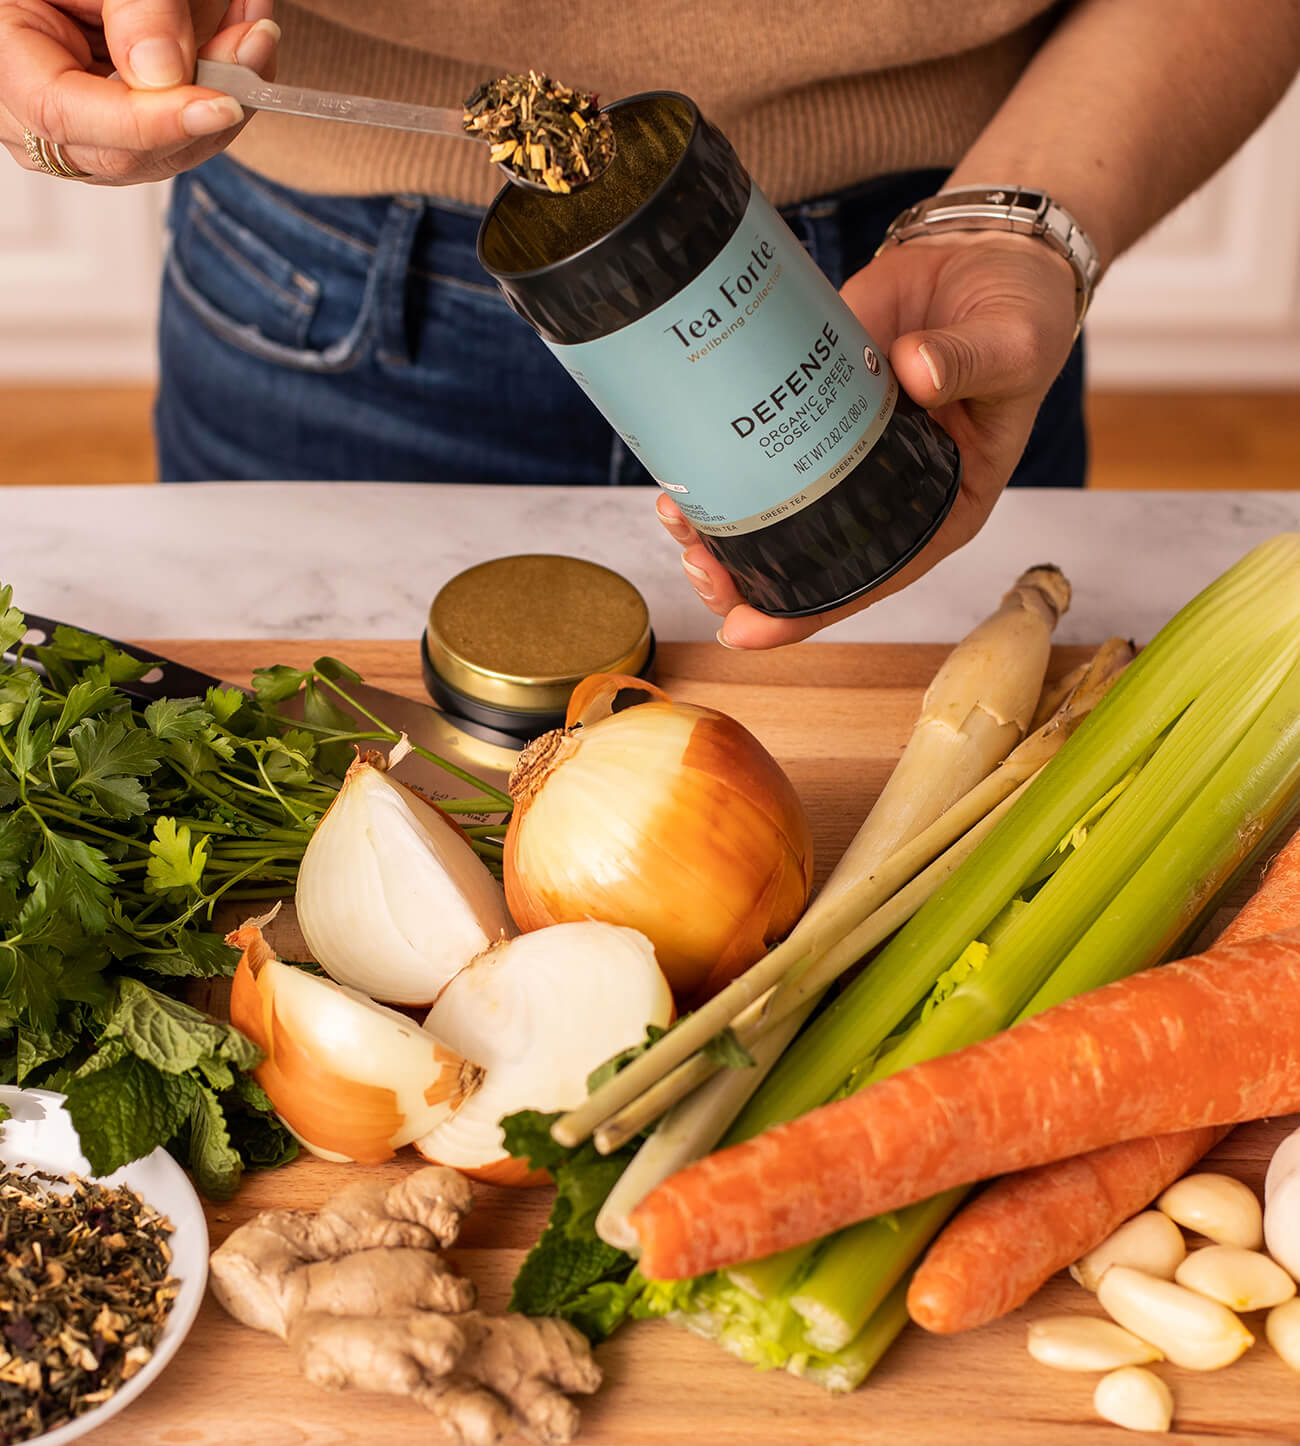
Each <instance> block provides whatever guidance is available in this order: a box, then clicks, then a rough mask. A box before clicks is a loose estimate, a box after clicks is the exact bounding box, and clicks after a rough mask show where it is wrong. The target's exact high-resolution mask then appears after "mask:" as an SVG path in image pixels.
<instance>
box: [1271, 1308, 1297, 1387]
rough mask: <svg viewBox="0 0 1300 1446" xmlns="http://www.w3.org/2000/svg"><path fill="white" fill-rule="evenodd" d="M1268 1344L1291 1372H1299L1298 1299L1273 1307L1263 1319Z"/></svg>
mask: <svg viewBox="0 0 1300 1446" xmlns="http://www.w3.org/2000/svg"><path fill="white" fill-rule="evenodd" d="M1264 1334H1265V1336H1267V1338H1268V1343H1269V1345H1271V1346H1272V1347H1273V1349H1274V1350H1275V1351H1276V1352H1277V1353H1278V1355H1279V1356H1281V1357H1282V1359H1283V1360H1284V1361H1285V1362H1286V1363H1287V1365H1288V1366H1290V1367H1291V1369H1292V1370H1293V1371H1300V1298H1297V1297H1292V1298H1291V1299H1290V1300H1288V1301H1283V1303H1282V1304H1281V1305H1275V1306H1274V1307H1273V1309H1272V1310H1271V1311H1269V1313H1268V1315H1267V1316H1266V1317H1265V1319H1264Z"/></svg>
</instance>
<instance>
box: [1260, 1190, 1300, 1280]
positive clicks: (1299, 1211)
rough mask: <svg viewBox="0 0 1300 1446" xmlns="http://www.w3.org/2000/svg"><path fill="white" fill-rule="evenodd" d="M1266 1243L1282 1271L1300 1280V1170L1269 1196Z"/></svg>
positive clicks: (1266, 1215) (1266, 1213)
mask: <svg viewBox="0 0 1300 1446" xmlns="http://www.w3.org/2000/svg"><path fill="white" fill-rule="evenodd" d="M1264 1243H1265V1244H1266V1245H1267V1247H1268V1253H1269V1254H1270V1255H1271V1256H1272V1257H1273V1259H1274V1260H1275V1261H1277V1263H1278V1264H1279V1265H1280V1266H1281V1267H1282V1269H1283V1270H1285V1271H1287V1272H1288V1273H1289V1274H1290V1275H1291V1276H1293V1277H1294V1278H1295V1279H1297V1280H1300V1170H1298V1171H1296V1172H1295V1173H1293V1174H1290V1175H1284V1176H1283V1177H1282V1178H1281V1179H1280V1180H1279V1181H1278V1182H1277V1183H1276V1184H1275V1185H1274V1186H1273V1193H1272V1194H1271V1195H1269V1196H1268V1197H1267V1203H1266V1204H1265V1206H1264Z"/></svg>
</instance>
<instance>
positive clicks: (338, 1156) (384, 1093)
mask: <svg viewBox="0 0 1300 1446" xmlns="http://www.w3.org/2000/svg"><path fill="white" fill-rule="evenodd" d="M227 943H230V944H233V945H234V946H235V947H236V948H239V949H242V950H243V954H242V955H241V957H240V960H239V964H238V966H237V967H236V970H235V978H234V981H233V984H232V987H231V993H230V1020H231V1023H232V1024H233V1025H234V1026H235V1028H236V1029H238V1030H240V1031H241V1032H242V1033H243V1034H246V1035H247V1036H248V1038H249V1039H251V1040H252V1041H253V1043H254V1044H256V1045H257V1047H258V1048H259V1049H260V1050H261V1051H262V1053H263V1055H264V1056H265V1058H264V1059H263V1060H262V1062H261V1063H260V1064H259V1065H258V1066H257V1067H256V1068H255V1069H254V1070H253V1077H254V1078H255V1079H256V1080H257V1082H258V1084H260V1085H261V1087H262V1088H263V1089H264V1090H265V1091H266V1093H267V1095H268V1096H269V1097H270V1100H271V1103H272V1104H273V1105H274V1106H275V1111H276V1114H277V1115H279V1117H280V1118H281V1119H282V1120H283V1121H284V1123H285V1124H286V1125H287V1126H288V1128H289V1129H290V1130H291V1131H292V1132H293V1134H294V1135H295V1136H296V1137H297V1139H298V1140H300V1141H301V1142H302V1144H304V1145H305V1146H306V1147H307V1148H308V1149H309V1150H310V1151H311V1152H312V1153H313V1154H316V1155H320V1156H321V1157H322V1158H324V1159H327V1160H356V1161H358V1162H359V1163H361V1164H365V1165H371V1164H378V1163H379V1162H380V1161H383V1160H388V1159H391V1158H392V1156H393V1153H394V1152H395V1151H396V1150H397V1149H399V1148H400V1147H401V1146H402V1145H407V1144H410V1142H411V1141H412V1140H414V1139H415V1138H416V1136H417V1135H422V1134H425V1133H426V1132H427V1131H429V1130H431V1129H432V1128H433V1127H434V1126H435V1125H437V1124H438V1123H439V1122H440V1121H442V1120H444V1119H446V1118H448V1117H449V1116H450V1115H452V1114H453V1113H454V1111H455V1110H456V1109H458V1108H459V1107H460V1106H461V1104H462V1103H463V1101H464V1100H465V1098H466V1097H467V1096H468V1095H471V1094H472V1093H473V1091H474V1090H475V1089H476V1088H477V1086H478V1082H479V1074H480V1072H479V1071H478V1069H477V1068H476V1067H475V1066H474V1065H473V1064H471V1063H469V1062H468V1061H466V1060H465V1059H464V1058H463V1057H462V1056H461V1055H460V1054H459V1053H457V1052H456V1051H454V1050H452V1049H450V1048H448V1047H447V1046H446V1045H445V1044H444V1043H443V1042H442V1041H440V1040H438V1039H435V1038H434V1037H433V1036H432V1035H431V1034H428V1033H427V1032H426V1031H424V1030H422V1029H420V1028H419V1026H418V1025H416V1024H415V1022H414V1021H413V1020H410V1019H408V1018H407V1017H406V1015H404V1014H399V1013H398V1012H397V1011H396V1010H395V1009H385V1008H384V1006H383V1005H382V1004H376V1003H375V1002H374V1000H372V999H367V998H366V996H365V995H364V994H361V993H359V992H358V991H357V990H355V989H347V988H345V987H344V986H343V985H340V984H334V983H332V982H331V981H330V980H328V979H321V978H320V977H319V976H317V975H314V974H308V973H307V972H306V971H305V970H302V969H296V968H294V966H293V965H291V964H283V963H281V962H280V960H278V959H277V958H276V957H275V955H274V954H273V952H272V951H271V947H270V945H268V944H267V942H266V940H265V939H263V937H262V934H261V931H260V930H259V929H257V928H254V927H252V926H248V925H246V926H245V927H244V928H242V929H237V930H236V931H235V932H234V933H233V934H231V935H230V936H229V937H228V939H227Z"/></svg>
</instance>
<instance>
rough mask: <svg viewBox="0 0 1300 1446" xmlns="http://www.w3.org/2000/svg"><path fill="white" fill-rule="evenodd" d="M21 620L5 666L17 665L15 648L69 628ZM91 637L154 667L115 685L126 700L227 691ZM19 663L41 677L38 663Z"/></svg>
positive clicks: (205, 676)
mask: <svg viewBox="0 0 1300 1446" xmlns="http://www.w3.org/2000/svg"><path fill="white" fill-rule="evenodd" d="M23 616H24V617H25V618H26V619H27V631H26V632H25V633H24V634H23V636H22V638H21V639H19V642H18V643H17V644H16V645H15V647H14V648H12V649H10V650H9V651H8V652H6V653H5V655H4V661H5V662H6V663H15V662H18V661H19V659H18V656H17V649H18V647H21V646H24V645H26V646H28V647H33V646H36V647H39V646H40V645H41V644H42V643H45V642H48V641H50V640H51V639H52V638H53V637H54V630H55V628H60V627H65V626H67V627H70V626H72V624H65V623H60V622H59V621H58V620H57V619H55V618H43V617H40V616H39V615H38V614H36V613H29V612H27V611H26V609H24V611H23ZM79 631H85V630H84V629H81V630H79ZM94 636H95V637H97V638H103V640H104V642H106V643H108V645H109V646H110V647H113V648H117V649H118V650H119V651H120V652H123V653H125V654H126V655H127V656H128V657H131V658H135V659H136V661H137V662H141V663H153V664H155V665H156V666H154V667H153V668H151V669H150V670H149V671H148V672H147V673H146V674H145V675H144V676H143V677H142V678H135V679H131V680H129V681H127V682H124V683H118V684H117V685H116V687H117V689H118V691H119V692H122V693H125V694H126V695H127V697H128V698H134V699H135V700H136V701H137V702H140V703H153V702H156V701H157V700H158V699H159V698H202V697H203V696H204V694H205V693H206V692H207V691H208V689H209V688H225V687H229V684H227V683H225V682H223V681H222V679H220V678H214V677H213V676H212V674H211V673H202V672H200V671H199V670H198V669H197V668H190V667H187V666H186V665H185V664H184V663H178V662H176V661H175V659H173V658H160V657H159V656H158V655H157V654H156V653H151V652H148V651H147V650H146V649H144V648H137V647H136V646H135V645H134V644H133V643H120V642H118V641H117V639H116V638H105V637H104V635H103V634H102V633H95V634H94ZM21 661H22V663H23V664H24V665H25V666H27V667H29V668H32V669H34V670H35V671H36V672H38V673H41V674H44V672H45V669H44V668H43V667H42V666H41V664H40V662H39V660H38V659H36V658H32V657H26V658H23V659H22V660H21Z"/></svg>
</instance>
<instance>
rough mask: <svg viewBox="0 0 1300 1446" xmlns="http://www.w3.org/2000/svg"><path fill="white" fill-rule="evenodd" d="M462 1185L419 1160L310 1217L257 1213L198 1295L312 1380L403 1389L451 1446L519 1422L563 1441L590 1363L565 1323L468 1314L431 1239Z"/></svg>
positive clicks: (351, 1190)
mask: <svg viewBox="0 0 1300 1446" xmlns="http://www.w3.org/2000/svg"><path fill="white" fill-rule="evenodd" d="M472 1203H473V1200H472V1194H471V1188H470V1185H469V1182H468V1181H467V1180H466V1179H465V1178H464V1177H463V1176H462V1175H459V1174H457V1173H456V1171H454V1170H449V1169H446V1168H444V1167H442V1166H436V1165H435V1166H430V1167H429V1168H427V1169H422V1170H417V1171H415V1172H414V1173H412V1174H411V1175H409V1176H407V1177H406V1178H405V1179H404V1180H402V1181H401V1182H400V1183H399V1184H397V1185H394V1186H391V1187H385V1186H382V1185H372V1184H366V1183H362V1184H358V1185H352V1186H349V1187H348V1188H347V1189H345V1190H342V1191H340V1192H339V1193H338V1194H337V1195H335V1196H333V1197H331V1199H330V1200H328V1201H327V1202H326V1204H325V1205H324V1206H323V1207H322V1208H321V1210H320V1211H319V1212H318V1213H316V1214H312V1213H310V1212H308V1211H301V1210H266V1211H263V1212H262V1213H261V1214H259V1215H256V1216H254V1218H253V1219H252V1220H250V1221H249V1222H248V1223H247V1224H245V1225H241V1226H240V1227H239V1229H237V1230H235V1231H233V1232H232V1234H231V1235H230V1237H229V1238H228V1239H227V1240H226V1241H225V1243H224V1244H222V1245H221V1246H219V1247H218V1248H217V1249H216V1250H215V1251H214V1252H213V1254H212V1260H211V1282H212V1290H213V1293H214V1294H215V1295H216V1297H217V1299H218V1300H219V1301H220V1302H221V1304H222V1305H223V1306H224V1307H225V1308H226V1310H228V1311H229V1312H230V1314H231V1315H233V1316H234V1317H235V1318H236V1319H237V1320H239V1321H242V1322H243V1323H244V1324H245V1325H249V1326H252V1327H253V1328H254V1329H255V1330H261V1331H267V1332H269V1333H271V1334H272V1335H277V1336H279V1337H280V1339H281V1340H284V1341H286V1342H287V1343H288V1345H289V1347H290V1349H291V1350H292V1351H293V1353H294V1358H295V1360H296V1361H297V1364H298V1368H299V1370H300V1371H301V1372H302V1373H303V1375H305V1376H306V1377H307V1379H308V1380H310V1381H312V1382H313V1383H314V1384H317V1385H322V1386H331V1387H336V1388H340V1387H346V1386H353V1387H356V1388H358V1389H361V1390H371V1391H384V1392H388V1393H390V1394H394V1395H406V1396H410V1397H411V1398H412V1399H413V1400H415V1401H417V1402H418V1403H419V1404H420V1405H421V1406H423V1407H424V1408H425V1409H426V1410H428V1411H430V1412H431V1413H432V1414H433V1415H434V1416H435V1417H437V1419H438V1420H439V1421H440V1422H441V1423H442V1424H443V1426H444V1428H445V1429H446V1430H447V1432H448V1433H449V1434H450V1435H451V1436H452V1437H453V1439H454V1440H456V1441H457V1442H458V1443H460V1446H494V1443H495V1442H497V1441H500V1440H501V1438H502V1437H503V1436H504V1435H506V1434H507V1433H508V1432H510V1431H511V1430H513V1429H516V1428H520V1429H523V1430H525V1431H526V1432H528V1433H529V1434H530V1435H532V1436H533V1437H534V1438H535V1439H537V1440H539V1441H543V1442H547V1443H550V1442H565V1441H571V1440H572V1439H573V1438H574V1436H575V1435H576V1434H577V1430H578V1425H579V1420H578V1412H577V1409H576V1407H575V1406H574V1405H573V1403H572V1402H571V1401H570V1400H569V1399H568V1398H567V1396H566V1394H565V1393H566V1392H584V1393H590V1392H592V1391H594V1390H596V1388H597V1387H598V1386H599V1385H600V1370H599V1368H598V1367H597V1365H596V1364H595V1362H594V1361H593V1360H592V1358H591V1348H590V1346H589V1345H588V1343H587V1341H586V1340H585V1339H584V1337H583V1336H582V1335H581V1333H580V1332H578V1331H576V1330H575V1329H574V1328H573V1327H572V1326H571V1325H569V1324H568V1323H567V1322H565V1321H559V1320H550V1319H534V1318H531V1317H528V1316H520V1315H505V1316H492V1315H484V1314H482V1313H481V1312H478V1311H474V1310H472V1309H471V1307H472V1306H473V1304H474V1298H475V1297H474V1286H473V1282H472V1281H469V1280H466V1279H465V1278H464V1277H463V1276H460V1275H458V1274H457V1273H456V1272H455V1271H454V1270H453V1269H452V1267H451V1266H450V1265H449V1264H448V1262H447V1261H446V1260H444V1259H443V1257H442V1256H441V1255H439V1254H438V1253H437V1250H436V1248H435V1247H437V1246H443V1247H445V1246H449V1245H451V1244H453V1243H454V1242H455V1239H456V1236H457V1233H458V1232H459V1229H460V1223H461V1221H462V1219H463V1218H464V1217H465V1215H466V1214H467V1213H468V1211H469V1209H470V1207H471V1205H472Z"/></svg>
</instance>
